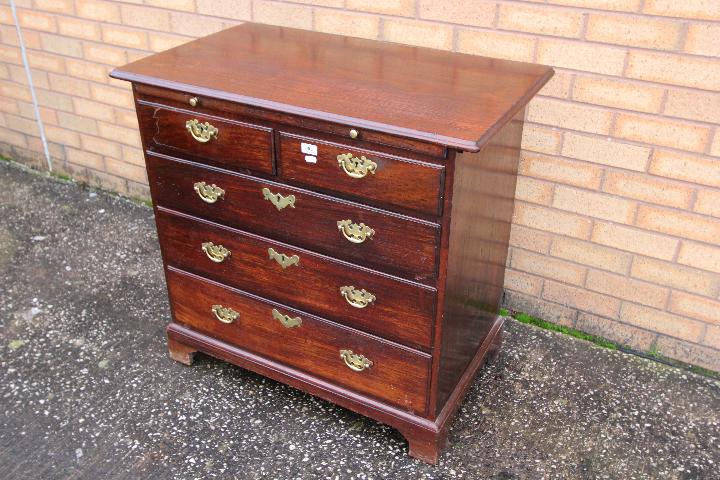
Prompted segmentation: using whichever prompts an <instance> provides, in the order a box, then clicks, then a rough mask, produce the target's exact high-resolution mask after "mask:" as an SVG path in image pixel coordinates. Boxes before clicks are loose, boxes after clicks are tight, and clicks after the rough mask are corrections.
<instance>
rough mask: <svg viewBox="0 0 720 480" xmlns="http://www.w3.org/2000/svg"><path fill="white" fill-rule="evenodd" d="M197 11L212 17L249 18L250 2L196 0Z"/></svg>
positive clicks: (244, 0) (241, 0)
mask: <svg viewBox="0 0 720 480" xmlns="http://www.w3.org/2000/svg"><path fill="white" fill-rule="evenodd" d="M196 1H197V12H198V13H201V14H203V15H211V16H213V17H222V18H232V19H234V20H250V18H251V17H252V8H251V4H252V2H251V1H250V0H196Z"/></svg>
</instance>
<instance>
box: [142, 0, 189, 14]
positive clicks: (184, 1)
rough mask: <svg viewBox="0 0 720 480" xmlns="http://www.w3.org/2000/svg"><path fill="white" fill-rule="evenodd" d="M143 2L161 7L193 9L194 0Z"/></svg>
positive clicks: (152, 0) (186, 10) (146, 0)
mask: <svg viewBox="0 0 720 480" xmlns="http://www.w3.org/2000/svg"><path fill="white" fill-rule="evenodd" d="M145 3H146V4H148V5H152V6H154V7H163V8H168V9H170V10H183V11H185V12H194V11H195V0H145Z"/></svg>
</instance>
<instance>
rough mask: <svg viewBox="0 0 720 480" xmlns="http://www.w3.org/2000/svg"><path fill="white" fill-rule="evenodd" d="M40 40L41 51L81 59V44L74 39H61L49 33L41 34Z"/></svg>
mask: <svg viewBox="0 0 720 480" xmlns="http://www.w3.org/2000/svg"><path fill="white" fill-rule="evenodd" d="M40 38H41V42H42V49H43V50H44V51H45V52H46V53H57V54H59V55H66V56H68V57H82V54H83V53H82V42H80V40H78V39H76V38H69V37H61V36H59V35H53V34H50V33H43V34H42V35H41V37H40Z"/></svg>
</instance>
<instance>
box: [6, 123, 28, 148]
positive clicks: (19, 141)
mask: <svg viewBox="0 0 720 480" xmlns="http://www.w3.org/2000/svg"><path fill="white" fill-rule="evenodd" d="M3 143H4V144H7V145H14V146H16V147H22V148H27V146H28V142H27V136H26V135H23V134H22V133H19V132H16V131H14V130H8V129H7V128H1V129H0V145H2V144H3Z"/></svg>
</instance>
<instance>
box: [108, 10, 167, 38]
mask: <svg viewBox="0 0 720 480" xmlns="http://www.w3.org/2000/svg"><path fill="white" fill-rule="evenodd" d="M120 16H121V18H122V23H123V24H124V25H128V26H131V27H140V28H145V29H148V30H160V31H162V32H165V31H168V30H170V13H169V12H167V11H165V10H160V9H157V8H151V7H145V6H140V5H120Z"/></svg>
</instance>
